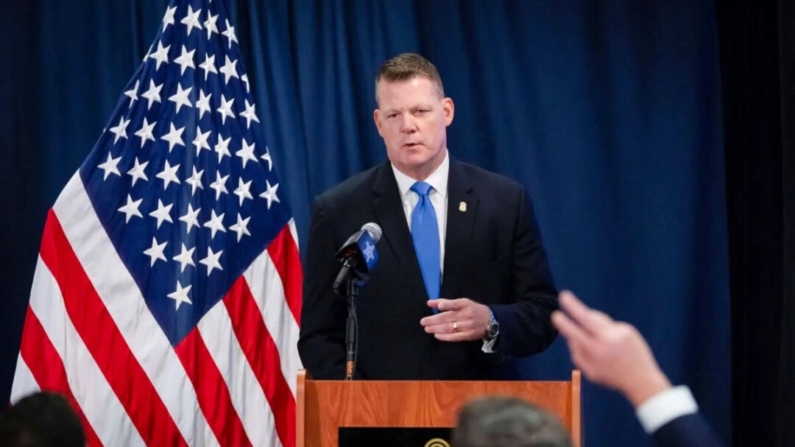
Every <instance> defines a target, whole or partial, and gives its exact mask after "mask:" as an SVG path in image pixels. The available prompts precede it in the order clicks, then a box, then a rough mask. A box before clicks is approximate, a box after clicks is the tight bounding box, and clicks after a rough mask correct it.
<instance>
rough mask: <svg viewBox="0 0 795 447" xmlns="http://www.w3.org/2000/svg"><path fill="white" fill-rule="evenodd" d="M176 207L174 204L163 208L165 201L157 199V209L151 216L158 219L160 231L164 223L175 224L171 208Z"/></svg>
mask: <svg viewBox="0 0 795 447" xmlns="http://www.w3.org/2000/svg"><path fill="white" fill-rule="evenodd" d="M172 206H174V205H173V204H169V205H168V206H163V201H162V200H161V199H157V209H156V210H154V211H152V212H151V213H149V215H150V216H152V217H154V218H155V219H157V228H158V229H160V224H162V223H163V222H164V221H168V223H174V221H173V220H171V207H172Z"/></svg>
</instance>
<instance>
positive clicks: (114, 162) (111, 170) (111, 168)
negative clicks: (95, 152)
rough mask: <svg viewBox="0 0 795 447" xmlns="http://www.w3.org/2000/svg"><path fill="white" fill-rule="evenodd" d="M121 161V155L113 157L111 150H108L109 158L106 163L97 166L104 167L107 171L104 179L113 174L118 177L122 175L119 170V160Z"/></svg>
mask: <svg viewBox="0 0 795 447" xmlns="http://www.w3.org/2000/svg"><path fill="white" fill-rule="evenodd" d="M120 161H121V157H118V158H113V156H112V155H111V153H110V152H108V159H107V160H105V162H104V163H100V164H99V165H98V166H97V168H99V169H102V170H103V171H105V175H104V176H103V177H102V180H103V181H105V180H107V179H108V177H109V176H110V175H111V174H116V175H117V176H118V177H121V172H119V162H120Z"/></svg>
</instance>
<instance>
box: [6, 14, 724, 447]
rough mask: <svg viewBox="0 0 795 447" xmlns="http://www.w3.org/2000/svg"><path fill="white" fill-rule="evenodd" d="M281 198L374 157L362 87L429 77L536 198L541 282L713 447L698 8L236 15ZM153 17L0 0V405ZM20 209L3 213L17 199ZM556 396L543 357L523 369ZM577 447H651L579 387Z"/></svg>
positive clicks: (462, 132)
mask: <svg viewBox="0 0 795 447" xmlns="http://www.w3.org/2000/svg"><path fill="white" fill-rule="evenodd" d="M229 3H231V5H230V6H231V9H232V13H233V17H234V20H235V24H234V25H235V26H236V29H237V33H238V38H239V40H240V43H241V45H242V47H243V49H244V50H245V53H244V54H245V59H244V61H243V62H244V64H245V66H246V69H247V70H248V73H249V77H250V78H251V83H252V89H253V92H254V93H255V97H256V98H257V111H258V113H259V115H260V118H261V119H262V122H263V124H264V125H265V126H267V127H268V129H269V132H268V133H269V135H272V138H273V141H270V142H269V147H270V148H271V152H272V154H273V158H274V162H275V166H276V168H277V169H278V172H279V175H280V177H281V178H282V179H283V181H282V183H283V184H282V185H281V186H280V188H279V192H280V193H283V196H282V197H283V198H284V199H286V200H288V202H289V204H290V206H291V207H292V209H293V212H294V214H295V217H296V221H297V225H298V229H299V238H300V240H301V242H303V243H305V242H306V234H307V225H308V221H309V212H310V208H309V207H310V204H311V199H312V198H313V197H314V195H316V194H318V193H319V192H321V191H323V190H324V189H326V188H329V187H331V186H333V185H334V184H336V183H337V182H339V181H341V180H343V179H344V178H346V177H347V176H349V175H352V174H354V173H356V172H358V171H360V170H363V169H365V168H368V167H370V166H372V165H374V164H376V163H378V162H380V161H382V160H384V159H385V150H384V147H383V143H382V142H381V140H380V138H379V137H378V134H377V132H376V130H375V127H374V125H373V122H372V111H373V109H374V107H375V100H374V86H373V78H374V76H375V74H376V72H377V70H378V67H379V65H380V64H381V63H382V62H383V61H384V60H386V59H387V58H389V57H391V56H393V55H395V54H398V53H400V52H406V51H412V52H419V53H422V54H423V55H425V56H426V57H428V58H429V59H430V60H431V61H433V62H434V63H435V64H436V65H437V67H438V68H439V71H440V72H441V75H442V78H443V80H444V85H445V91H446V93H447V95H448V96H450V97H452V98H453V100H454V101H455V105H456V116H455V121H454V123H453V124H452V126H451V127H450V128H449V133H448V135H449V137H448V143H449V148H450V151H451V153H452V155H453V156H455V157H458V158H459V159H462V160H464V161H468V162H472V163H475V164H478V165H480V166H483V167H485V168H488V169H491V170H494V171H497V172H500V173H503V174H506V175H508V176H511V177H513V178H514V179H516V180H518V181H520V182H522V183H523V184H524V185H525V186H526V187H527V188H528V189H529V191H530V193H531V194H532V198H533V200H534V202H535V206H536V211H537V215H538V219H539V224H540V227H541V230H542V234H543V237H544V243H545V245H546V247H547V249H548V251H549V255H550V262H551V267H552V270H553V273H554V275H555V279H556V281H557V283H558V285H559V287H561V288H570V289H572V290H574V291H575V292H576V293H578V294H579V295H580V296H581V297H582V298H583V299H584V300H585V301H586V302H587V303H589V304H591V305H593V306H595V307H597V308H600V309H602V310H604V311H606V312H608V313H610V314H611V315H613V316H615V317H616V318H619V319H623V320H626V321H629V322H631V323H633V324H635V325H636V326H637V327H638V328H639V329H640V330H641V332H642V333H643V334H644V335H645V336H646V337H647V338H648V340H649V343H650V345H651V347H652V349H653V350H654V352H655V354H656V356H657V359H658V361H659V362H660V364H661V365H662V367H663V369H664V370H665V371H666V372H667V373H668V374H669V375H670V377H671V378H672V380H673V381H674V382H675V383H687V384H689V385H690V386H691V388H692V389H693V391H694V393H695V395H696V398H697V400H698V401H699V403H700V405H701V407H702V410H703V411H704V412H705V413H706V415H707V417H708V418H709V419H710V420H711V421H712V422H713V423H714V424H715V425H716V428H717V429H718V432H719V433H720V435H721V436H722V437H723V438H724V439H726V440H727V441H728V438H729V432H730V427H729V417H730V414H731V408H730V407H731V405H730V404H731V396H730V383H731V378H730V372H729V371H730V364H729V363H730V360H729V352H730V345H729V331H730V328H729V291H728V260H727V230H726V207H725V193H724V172H723V152H722V143H723V142H722V137H721V135H722V129H721V103H720V102H721V100H720V72H719V61H718V39H717V35H716V32H717V31H716V30H717V26H716V19H715V11H714V5H713V3H712V2H710V1H690V0H675V1H667V2H656V1H636V0H624V1H621V0H614V1H594V0H588V1H580V2H576V1H565V2H560V1H536V0H517V1H486V0H477V1H476V0H433V1H398V0H355V1H354V0H351V1H310V0H292V1H288V0H265V1H253V0H251V1H247V0H237V1H232V0H230V1H229ZM166 5H167V2H166V1H164V0H157V1H154V0H146V1H144V0H126V1H122V0H117V1H114V2H108V1H107V0H76V1H72V2H55V1H46V2H43V1H41V0H37V1H28V2H11V4H10V5H4V8H5V9H6V11H5V12H4V14H3V16H4V18H2V19H0V20H2V21H3V23H2V25H3V26H1V27H0V38H1V39H0V42H3V43H2V45H0V51H2V53H0V75H2V76H3V77H2V82H1V83H0V93H1V94H2V96H0V116H2V117H3V119H2V120H0V148H1V149H2V153H1V154H0V160H2V161H1V162H0V187H2V188H3V191H4V193H3V194H1V195H0V197H2V198H1V199H0V200H2V203H0V209H2V210H3V218H2V219H1V220H0V225H2V227H0V230H2V231H0V250H2V251H0V262H2V273H0V274H1V275H2V277H1V279H2V288H0V294H1V295H2V298H1V299H0V302H1V303H2V312H0V332H1V333H0V336H2V340H3V342H2V343H0V345H2V346H1V347H0V355H2V357H0V399H2V400H6V401H7V398H8V392H9V390H10V383H11V377H12V376H13V370H14V364H15V362H16V355H17V352H18V351H17V350H18V346H19V338H20V332H21V326H22V321H23V319H24V312H25V306H26V300H27V294H28V293H29V289H30V284H31V279H32V274H33V268H34V265H35V260H36V256H37V252H38V243H39V237H40V235H41V229H42V227H43V223H44V217H45V213H46V210H47V209H48V207H49V206H51V204H52V203H53V202H54V200H55V198H56V197H57V195H58V193H59V191H60V190H61V188H62V187H63V186H64V185H65V183H66V181H67V180H68V178H69V177H70V176H71V175H72V174H73V173H74V172H75V171H76V169H77V168H78V166H79V165H80V163H81V162H82V160H83V158H84V157H85V156H86V155H87V154H88V152H89V151H90V149H91V147H92V146H93V144H94V142H95V141H96V139H97V138H98V137H99V134H100V132H101V130H102V128H103V127H104V126H105V124H106V120H107V118H108V116H109V114H110V112H111V110H112V108H113V106H114V105H115V104H116V101H117V100H118V98H119V95H120V94H121V93H122V89H123V87H124V85H125V83H126V82H127V81H128V79H129V78H130V76H132V74H133V71H134V70H135V68H136V67H137V65H138V63H139V62H140V60H141V58H142V57H143V56H144V54H146V52H147V50H148V46H149V44H150V42H151V41H152V39H153V37H154V35H155V33H156V30H157V28H158V27H159V26H160V20H161V18H162V15H163V13H164V12H165V8H166ZM12 191H13V193H12ZM521 366H522V372H523V374H524V376H525V377H526V378H528V379H565V378H568V377H569V374H570V370H571V368H572V365H571V363H570V361H569V358H568V354H567V351H566V347H565V344H564V343H563V342H561V340H558V341H557V342H556V343H555V344H554V345H553V346H552V347H551V348H550V349H549V350H548V351H547V352H545V353H543V354H541V355H538V356H536V357H534V358H531V359H527V360H525V361H523V363H522V365H521ZM583 399H584V424H585V437H586V439H585V440H586V443H587V445H589V446H613V445H633V446H635V445H650V444H649V442H648V441H647V440H646V439H645V437H644V436H643V434H642V430H641V428H640V426H639V424H638V423H637V421H636V419H635V417H634V414H633V411H632V409H631V407H630V405H629V404H628V403H626V402H624V401H623V400H622V399H621V398H620V397H619V396H618V395H616V394H614V393H612V392H609V391H606V390H603V389H600V388H598V387H595V386H591V385H590V384H586V386H585V388H584V394H583Z"/></svg>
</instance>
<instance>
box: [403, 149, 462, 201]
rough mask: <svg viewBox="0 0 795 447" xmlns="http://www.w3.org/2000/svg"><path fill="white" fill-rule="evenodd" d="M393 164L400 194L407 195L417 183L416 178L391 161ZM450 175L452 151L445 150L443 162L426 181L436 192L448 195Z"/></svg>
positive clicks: (444, 195) (443, 195)
mask: <svg viewBox="0 0 795 447" xmlns="http://www.w3.org/2000/svg"><path fill="white" fill-rule="evenodd" d="M390 166H392V172H394V173H395V180H397V184H398V190H399V191H400V196H401V197H405V196H406V194H409V193H410V192H411V185H413V184H414V183H417V180H416V179H413V178H411V177H409V176H408V175H406V174H404V173H402V172H400V171H399V170H398V169H397V168H396V167H395V165H393V164H391V163H390ZM449 176H450V151H445V154H444V160H442V164H440V165H439V167H438V168H436V170H435V171H433V172H432V173H431V175H429V176H428V178H426V179H425V183H427V184H429V185H431V186H432V187H433V189H434V190H436V193H437V194H439V195H440V196H442V197H447V179H448V177H449Z"/></svg>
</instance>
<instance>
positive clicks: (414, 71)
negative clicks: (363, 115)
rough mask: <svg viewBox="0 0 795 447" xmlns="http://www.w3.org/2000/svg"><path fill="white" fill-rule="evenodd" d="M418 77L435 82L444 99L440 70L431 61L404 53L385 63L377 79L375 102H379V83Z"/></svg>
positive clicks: (440, 95)
mask: <svg viewBox="0 0 795 447" xmlns="http://www.w3.org/2000/svg"><path fill="white" fill-rule="evenodd" d="M416 77H424V78H427V79H429V80H430V81H431V82H433V84H434V86H435V87H436V91H437V93H439V97H440V98H444V87H443V86H442V77H441V76H439V70H437V69H436V66H434V65H433V64H432V63H431V61H429V60H428V59H425V58H424V57H422V56H420V55H419V54H415V53H403V54H399V55H397V56H395V57H393V58H392V59H389V60H388V61H386V62H384V65H382V66H381V69H380V70H378V75H377V76H376V77H375V89H376V93H375V100H376V102H378V83H379V82H381V81H386V82H400V81H408V80H409V79H413V78H416Z"/></svg>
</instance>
